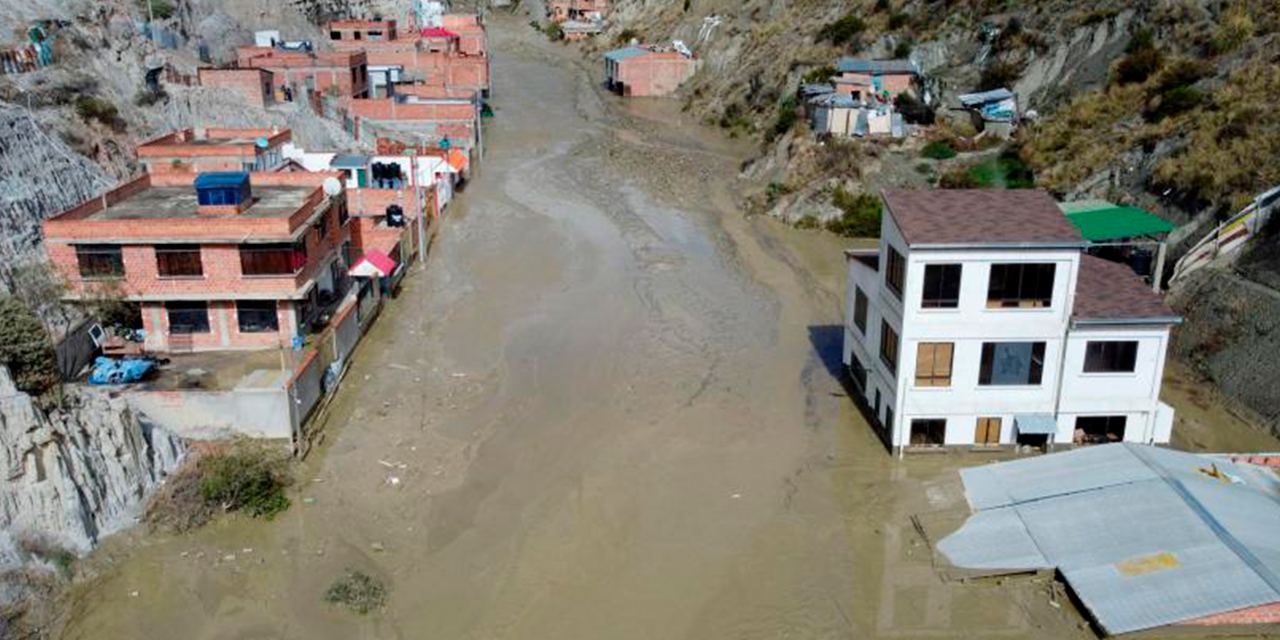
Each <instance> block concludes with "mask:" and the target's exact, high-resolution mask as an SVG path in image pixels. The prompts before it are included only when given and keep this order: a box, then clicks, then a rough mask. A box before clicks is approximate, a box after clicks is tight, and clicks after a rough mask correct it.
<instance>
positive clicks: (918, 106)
mask: <svg viewBox="0 0 1280 640" xmlns="http://www.w3.org/2000/svg"><path fill="white" fill-rule="evenodd" d="M902 57H905V56H902ZM893 106H894V107H896V108H897V109H898V113H901V114H902V118H903V119H904V120H906V121H907V122H909V123H911V124H923V125H931V124H933V123H934V122H935V121H936V120H937V117H938V116H937V112H935V111H934V109H933V107H931V106H929V105H927V104H925V103H923V102H921V101H920V100H918V99H916V97H915V96H913V95H911V94H909V93H899V94H898V95H897V97H895V98H894V99H893Z"/></svg>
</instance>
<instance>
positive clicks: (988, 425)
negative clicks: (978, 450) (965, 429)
mask: <svg viewBox="0 0 1280 640" xmlns="http://www.w3.org/2000/svg"><path fill="white" fill-rule="evenodd" d="M1000 424H1001V419H1000V418H978V431H977V433H975V434H974V436H973V443H974V444H976V445H978V446H981V447H991V446H995V445H998V444H1000Z"/></svg>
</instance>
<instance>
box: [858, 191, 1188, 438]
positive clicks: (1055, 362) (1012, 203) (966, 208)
mask: <svg viewBox="0 0 1280 640" xmlns="http://www.w3.org/2000/svg"><path fill="white" fill-rule="evenodd" d="M884 202H885V207H884V215H883V217H882V223H881V241H880V246H879V248H878V249H874V250H865V251H849V252H847V256H848V266H849V282H848V292H847V293H848V298H847V299H848V304H847V308H846V321H845V327H844V362H845V364H846V365H847V366H848V367H849V371H850V375H851V376H852V378H853V380H854V384H855V386H856V387H857V389H858V390H859V392H860V393H861V394H862V395H863V400H864V401H865V403H866V406H867V407H868V408H869V409H870V411H871V412H872V413H873V414H874V416H875V419H876V421H877V422H878V423H879V425H878V426H879V427H880V428H881V429H882V430H883V434H884V435H885V437H886V438H887V439H888V441H889V443H890V444H891V445H892V446H893V447H895V448H897V449H898V450H899V451H903V450H905V449H907V448H912V447H933V446H947V445H963V446H1001V445H1013V444H1032V445H1039V444H1046V443H1054V444H1072V443H1075V444H1088V443H1099V442H1115V441H1128V442H1142V443H1165V442H1168V441H1169V437H1170V432H1171V430H1172V425H1173V410H1172V408H1170V407H1168V406H1167V405H1165V404H1163V403H1161V402H1160V400H1159V393H1160V384H1161V378H1162V374H1163V370H1164V362H1165V352H1166V350H1167V347H1168V341H1169V331H1170V328H1171V327H1172V326H1173V325H1174V324H1176V323H1178V322H1179V321H1180V319H1179V318H1178V317H1177V316H1176V315H1175V314H1174V313H1173V312H1172V311H1171V310H1170V309H1169V308H1168V307H1167V306H1165V305H1164V304H1163V302H1162V301H1161V300H1160V298H1159V297H1158V296H1156V295H1155V294H1154V293H1152V292H1151V291H1150V290H1148V289H1147V288H1146V287H1145V286H1144V285H1143V284H1142V282H1141V281H1140V280H1139V279H1138V277H1137V276H1135V275H1134V274H1133V273H1132V272H1131V271H1130V270H1129V269H1128V268H1127V267H1125V266H1124V265H1119V264H1115V263H1110V262H1106V261H1104V260H1102V259H1100V258H1096V257H1093V256H1090V255H1087V254H1085V253H1084V247H1085V246H1086V243H1085V241H1084V240H1083V239H1082V238H1081V236H1080V234H1079V232H1078V231H1077V230H1076V228H1075V227H1074V226H1073V225H1072V224H1071V223H1070V222H1069V221H1068V220H1067V219H1066V218H1065V217H1064V216H1063V215H1062V214H1061V212H1060V210H1059V209H1058V208H1057V206H1056V204H1055V203H1054V201H1053V200H1052V198H1050V197H1049V196H1048V195H1047V194H1045V193H1044V192H1041V191H1030V190H1027V191H981V190H968V191H966V190H936V191H897V192H887V193H885V194H884Z"/></svg>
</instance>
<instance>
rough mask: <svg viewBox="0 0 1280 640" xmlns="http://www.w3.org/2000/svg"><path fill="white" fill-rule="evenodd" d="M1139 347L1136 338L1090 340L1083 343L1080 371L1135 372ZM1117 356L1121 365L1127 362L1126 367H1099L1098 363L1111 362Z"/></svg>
mask: <svg viewBox="0 0 1280 640" xmlns="http://www.w3.org/2000/svg"><path fill="white" fill-rule="evenodd" d="M1095 347H1096V350H1095ZM1139 348H1140V347H1139V345H1138V341H1137V340H1090V341H1088V342H1086V343H1085V345H1084V367H1083V369H1082V372H1083V373H1090V374H1103V375H1106V374H1112V375H1117V374H1130V373H1137V371H1138V349H1139ZM1117 358H1120V359H1121V360H1122V364H1121V365H1120V366H1121V367H1123V366H1126V365H1125V364H1123V363H1124V362H1127V366H1128V368H1127V369H1125V368H1099V365H1110V364H1113V361H1114V360H1116V359H1117ZM1099 361H1102V362H1099Z"/></svg>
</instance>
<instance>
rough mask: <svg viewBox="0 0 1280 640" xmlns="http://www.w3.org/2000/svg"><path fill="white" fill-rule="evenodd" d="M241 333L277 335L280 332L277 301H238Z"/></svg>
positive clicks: (237, 313) (237, 309)
mask: <svg viewBox="0 0 1280 640" xmlns="http://www.w3.org/2000/svg"><path fill="white" fill-rule="evenodd" d="M236 320H237V322H238V323H239V324H240V333H275V332H277V331H279V330H280V319H279V316H278V315H277V314H276V301H275V300H237V301H236Z"/></svg>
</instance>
